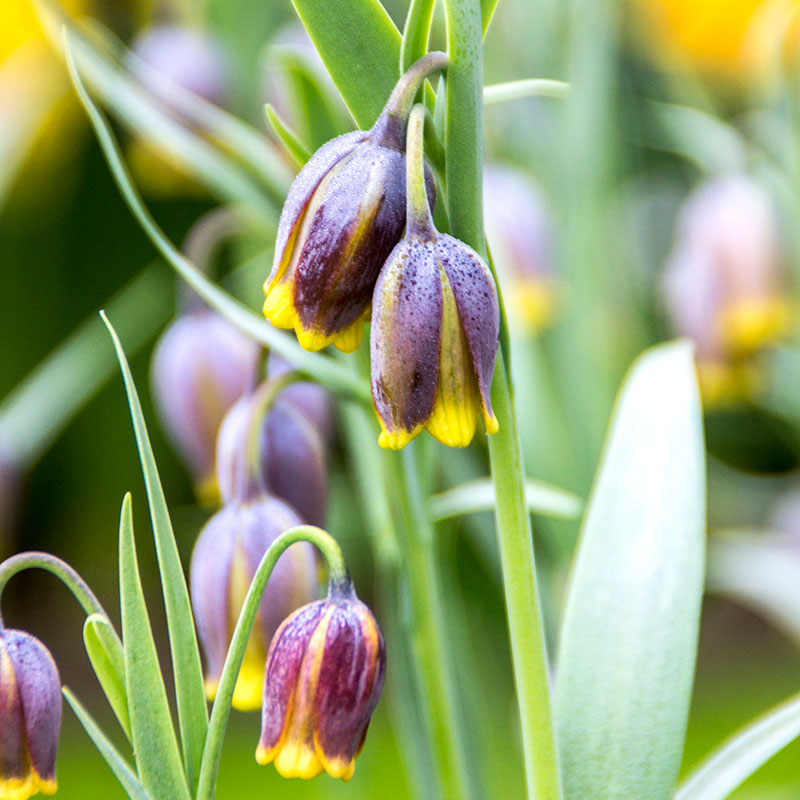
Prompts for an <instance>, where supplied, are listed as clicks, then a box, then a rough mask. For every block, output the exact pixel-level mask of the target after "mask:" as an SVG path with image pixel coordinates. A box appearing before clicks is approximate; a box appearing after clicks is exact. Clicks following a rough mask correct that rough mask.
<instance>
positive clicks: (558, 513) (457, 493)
mask: <svg viewBox="0 0 800 800" xmlns="http://www.w3.org/2000/svg"><path fill="white" fill-rule="evenodd" d="M525 501H526V503H527V505H528V510H529V511H530V512H532V513H534V514H545V515H546V516H550V517H558V518H560V519H577V518H578V517H579V516H580V513H581V509H582V508H583V503H582V501H581V499H580V498H579V497H577V496H576V495H574V494H572V492H568V491H566V490H565V489H559V488H558V487H557V486H551V485H550V484H547V483H544V482H542V481H533V480H527V481H525ZM494 509H495V491H494V484H493V483H492V480H491V478H479V479H478V480H474V481H469V483H464V484H462V485H461V486H456V487H454V488H452V489H448V490H447V491H445V492H440V493H439V494H435V495H433V497H431V499H430V512H431V517H432V518H433V519H434V520H435V521H437V522H438V521H439V520H443V519H449V518H450V517H456V516H459V515H461V514H475V513H477V512H478V511H494Z"/></svg>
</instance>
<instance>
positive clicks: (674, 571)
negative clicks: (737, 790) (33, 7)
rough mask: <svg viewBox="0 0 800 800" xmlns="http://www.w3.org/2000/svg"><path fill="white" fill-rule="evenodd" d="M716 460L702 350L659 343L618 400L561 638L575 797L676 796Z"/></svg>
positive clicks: (559, 701)
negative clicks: (708, 471) (708, 476)
mask: <svg viewBox="0 0 800 800" xmlns="http://www.w3.org/2000/svg"><path fill="white" fill-rule="evenodd" d="M704 533H705V466H704V447H703V433H702V420H701V413H700V399H699V396H698V389H697V381H696V376H695V371H694V365H693V361H692V351H691V346H690V345H689V344H688V343H686V342H676V343H670V344H666V345H661V346H659V347H655V348H653V349H651V350H649V351H647V352H646V353H645V354H644V355H643V356H642V357H641V358H640V359H639V360H638V361H637V362H636V363H635V364H634V366H633V367H632V369H631V371H630V373H629V375H628V377H627V379H626V381H625V383H624V385H623V388H622V390H621V392H620V396H619V398H618V400H617V405H616V410H615V413H614V419H613V422H612V425H611V431H610V435H609V438H608V440H607V442H606V446H605V451H604V454H603V459H602V462H601V466H600V469H599V472H598V475H597V478H596V481H595V486H594V488H593V490H592V495H591V499H590V501H589V505H588V509H587V512H586V516H585V518H584V522H583V529H582V531H581V538H580V542H579V546H578V553H577V558H576V562H575V565H574V572H573V575H572V580H571V584H570V588H569V594H568V598H567V605H566V612H565V617H564V623H563V627H562V633H561V643H560V652H559V660H558V674H557V682H556V693H555V716H556V727H557V734H558V742H559V748H560V753H561V759H562V766H563V776H564V789H565V797H566V798H569V799H570V800H578V799H580V800H593V799H594V798H597V800H599V799H600V798H609V797H625V798H630V800H636V799H637V798H638V799H639V800H664V799H665V798H668V797H670V796H671V795H672V792H673V790H674V787H675V783H676V781H677V777H678V771H679V768H680V761H681V754H682V751H683V743H684V737H685V733H686V721H687V717H688V713H689V700H690V695H691V689H692V680H693V675H694V664H695V656H696V650H697V631H698V625H699V616H700V604H701V599H702V593H703V569H704V559H705V536H704Z"/></svg>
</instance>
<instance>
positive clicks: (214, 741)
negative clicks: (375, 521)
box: [196, 525, 348, 800]
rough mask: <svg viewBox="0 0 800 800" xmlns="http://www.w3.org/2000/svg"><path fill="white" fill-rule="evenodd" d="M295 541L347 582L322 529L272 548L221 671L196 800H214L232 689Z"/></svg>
mask: <svg viewBox="0 0 800 800" xmlns="http://www.w3.org/2000/svg"><path fill="white" fill-rule="evenodd" d="M295 542H311V544H313V545H315V546H316V547H317V548H318V549H319V550H320V552H321V553H322V556H323V558H324V559H325V563H326V564H327V565H328V580H329V582H330V583H331V584H334V585H335V584H339V583H342V582H344V581H346V580H347V579H348V578H347V565H346V564H345V562H344V558H343V556H342V551H341V550H340V549H339V545H338V544H337V543H336V540H335V539H334V538H333V537H332V536H331V535H330V534H329V533H326V532H325V531H323V530H322V529H321V528H316V527H314V526H313V525H298V526H297V527H295V528H290V529H289V530H288V531H286V532H285V533H282V534H281V535H280V536H279V537H278V538H277V539H276V540H275V541H274V542H273V543H272V544H271V545H270V547H269V549H268V550H267V552H266V553H265V554H264V557H263V558H262V559H261V563H260V564H259V565H258V569H257V570H256V573H255V575H254V576H253V580H252V582H251V583H250V588H249V589H248V590H247V595H246V597H245V599H244V605H243V606H242V610H241V613H240V614H239V619H238V620H237V622H236V628H235V629H234V631H233V638H232V639H231V644H230V647H229V648H228V654H227V656H226V658H225V665H224V666H223V668H222V675H221V676H220V681H219V687H218V689H217V696H216V699H215V700H214V705H213V707H212V709H211V718H210V719H209V723H208V735H207V736H206V744H205V748H204V749H203V760H202V762H201V765H200V778H199V781H198V785H197V795H196V797H197V800H211V799H212V798H213V796H214V787H215V784H216V778H217V771H218V770H219V760H220V756H221V755H222V742H223V739H224V737H225V728H226V727H227V724H228V717H229V716H230V711H231V701H232V700H233V689H234V686H235V685H236V678H237V676H238V675H239V670H240V669H241V666H242V661H243V659H244V653H245V650H246V649H247V642H248V640H249V639H250V631H251V630H252V627H253V623H254V622H255V619H256V614H257V613H258V606H259V604H260V603H261V596H262V595H263V594H264V590H265V589H266V588H267V581H268V580H269V576H270V575H271V574H272V570H273V569H274V567H275V564H276V563H277V561H278V559H279V558H280V557H281V555H282V554H283V552H284V550H286V548H287V547H289V546H290V545H292V544H294V543H295Z"/></svg>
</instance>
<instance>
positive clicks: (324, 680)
mask: <svg viewBox="0 0 800 800" xmlns="http://www.w3.org/2000/svg"><path fill="white" fill-rule="evenodd" d="M385 668H386V648H385V645H384V641H383V636H382V634H381V632H380V629H379V628H378V624H377V623H376V622H375V618H374V617H373V616H372V612H371V611H370V610H369V608H367V606H366V605H364V603H362V602H361V601H360V600H359V599H358V598H357V597H356V594H355V591H354V589H353V586H352V583H351V582H350V580H349V579H346V580H345V581H344V582H342V583H334V582H332V583H331V587H330V589H329V591H328V597H327V599H325V600H319V601H317V602H315V603H310V604H309V605H306V606H303V608H301V609H298V610H297V611H295V612H294V614H292V615H291V616H290V617H289V618H288V619H287V620H286V621H285V622H284V623H283V624H282V625H281V627H280V628H279V629H278V631H277V633H276V634H275V637H274V638H273V640H272V644H270V648H269V654H268V656H267V667H266V673H265V676H264V704H263V707H262V722H261V739H260V741H259V744H258V749H257V750H256V760H257V761H258V762H259V764H269V763H270V762H273V763H274V764H275V768H276V769H277V770H278V772H279V773H280V774H281V775H283V776H284V777H286V778H294V777H299V778H313V777H314V776H315V775H318V774H319V773H320V772H322V771H323V770H325V771H326V772H327V773H328V774H330V775H332V776H333V777H334V778H342V779H344V780H349V779H350V778H351V777H352V775H353V770H354V769H355V758H356V756H357V755H358V754H359V752H360V751H361V748H362V747H363V745H364V738H365V736H366V734H367V726H368V725H369V721H370V717H371V716H372V712H373V711H374V710H375V706H376V705H377V703H378V698H379V697H380V693H381V689H382V688H383V679H384V672H385Z"/></svg>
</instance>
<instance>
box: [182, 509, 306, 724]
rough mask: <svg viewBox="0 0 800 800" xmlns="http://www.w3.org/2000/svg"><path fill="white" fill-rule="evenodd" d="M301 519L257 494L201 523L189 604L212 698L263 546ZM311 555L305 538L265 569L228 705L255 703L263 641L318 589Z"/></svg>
mask: <svg viewBox="0 0 800 800" xmlns="http://www.w3.org/2000/svg"><path fill="white" fill-rule="evenodd" d="M301 523H302V520H301V519H300V518H299V517H298V516H297V514H296V513H295V512H294V511H293V510H292V509H291V508H290V507H289V506H288V505H286V503H284V502H282V501H281V500H278V499H277V498H275V497H269V496H268V495H261V496H260V497H258V498H255V499H253V500H250V501H248V502H244V503H236V504H234V505H228V506H225V507H224V508H223V509H222V510H221V511H219V512H217V513H216V514H215V515H214V516H213V517H212V518H211V519H210V520H209V521H208V523H207V524H206V526H205V527H204V528H203V530H202V531H201V533H200V536H199V537H198V539H197V543H196V544H195V547H194V552H193V553H192V562H191V570H190V576H191V579H190V583H191V596H192V608H193V609H194V617H195V622H196V624H197V631H198V634H199V636H200V644H201V645H202V647H203V652H204V654H205V659H206V679H205V686H206V694H207V696H208V698H209V700H213V699H214V697H215V695H216V692H217V686H218V684H219V679H220V676H221V674H222V667H223V665H224V663H225V656H226V654H227V652H228V647H229V645H230V643H231V639H232V638H233V631H234V628H235V627H236V621H237V620H238V618H239V612H240V611H241V609H242V605H243V604H244V598H245V596H246V594H247V590H248V588H249V586H250V582H251V581H252V579H253V576H254V575H255V572H256V569H257V567H258V565H259V563H260V561H261V559H262V558H263V556H264V553H266V552H267V550H268V548H269V546H270V545H271V544H272V543H273V542H274V541H275V539H276V538H277V537H278V536H279V535H280V534H281V533H283V532H284V531H285V530H288V529H289V528H292V527H294V526H295V525H300V524H301ZM316 574H317V562H316V556H315V551H314V548H313V547H312V546H311V545H310V544H308V543H306V542H298V543H297V544H293V545H292V546H291V547H289V548H288V549H287V550H286V552H285V553H284V554H283V555H282V556H281V558H280V559H279V560H278V563H277V564H276V566H275V569H274V570H273V573H272V576H271V577H270V580H269V583H268V585H267V588H266V591H265V592H264V595H263V598H262V600H261V604H260V605H259V608H258V615H257V617H256V623H255V625H254V627H253V632H252V634H251V635H250V640H249V642H248V644H247V650H246V652H245V656H244V661H243V662H242V668H241V670H240V672H239V676H238V679H237V681H236V687H235V689H234V694H233V706H234V708H237V709H240V710H242V711H250V710H253V709H256V708H258V705H259V702H260V697H261V685H262V681H263V676H264V660H265V658H266V654H267V647H268V646H269V641H270V639H271V638H272V635H273V634H274V633H275V630H276V629H277V627H278V626H279V625H280V623H281V620H282V619H283V618H284V617H285V616H286V615H287V614H289V613H290V612H291V611H292V610H293V609H295V608H297V607H298V606H300V605H302V604H303V603H307V602H308V601H309V600H310V599H311V598H313V597H314V595H315V594H316V585H317V581H316Z"/></svg>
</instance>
